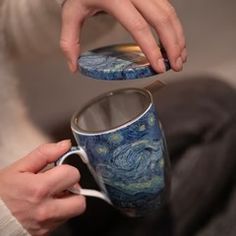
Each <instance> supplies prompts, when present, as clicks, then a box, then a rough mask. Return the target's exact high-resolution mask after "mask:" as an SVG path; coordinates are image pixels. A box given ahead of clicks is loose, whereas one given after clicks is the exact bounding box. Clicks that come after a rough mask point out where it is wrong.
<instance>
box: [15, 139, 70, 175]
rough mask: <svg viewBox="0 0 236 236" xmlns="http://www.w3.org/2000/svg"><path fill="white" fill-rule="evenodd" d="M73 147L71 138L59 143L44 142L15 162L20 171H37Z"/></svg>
mask: <svg viewBox="0 0 236 236" xmlns="http://www.w3.org/2000/svg"><path fill="white" fill-rule="evenodd" d="M70 147H71V141H70V140H63V141H61V142H59V143H50V144H43V145H41V146H39V147H38V148H36V149H35V150H34V151H32V152H31V153H30V154H28V155H27V156H26V157H24V158H22V159H21V160H19V161H18V162H16V163H15V165H14V166H15V167H16V168H17V169H18V171H20V172H32V173H37V172H39V171H40V170H42V169H43V168H44V167H46V165H47V164H49V163H52V162H54V161H56V160H58V158H59V157H60V156H62V155H63V154H64V153H65V152H66V151H68V150H69V148H70Z"/></svg>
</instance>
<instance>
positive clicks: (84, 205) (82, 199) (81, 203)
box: [78, 196, 86, 214]
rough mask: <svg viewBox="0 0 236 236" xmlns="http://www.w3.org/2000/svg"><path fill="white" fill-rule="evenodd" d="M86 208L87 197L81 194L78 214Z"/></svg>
mask: <svg viewBox="0 0 236 236" xmlns="http://www.w3.org/2000/svg"><path fill="white" fill-rule="evenodd" d="M85 210H86V199H85V197H83V196H81V201H80V204H79V207H78V214H82V213H84V212H85Z"/></svg>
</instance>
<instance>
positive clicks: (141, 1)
mask: <svg viewBox="0 0 236 236" xmlns="http://www.w3.org/2000/svg"><path fill="white" fill-rule="evenodd" d="M99 11H105V12H107V13H109V14H111V15H113V16H114V17H115V18H116V19H117V20H118V21H119V22H120V23H121V24H122V25H123V26H124V27H125V28H126V29H127V30H128V31H129V32H130V33H131V35H132V36H133V38H134V39H135V41H136V42H137V43H138V45H139V46H140V48H141V49H142V51H143V52H144V54H145V55H146V57H147V58H148V60H149V61H150V63H151V65H152V67H153V68H154V69H155V70H156V71H157V72H159V73H161V72H164V71H165V66H164V63H163V57H162V54H161V51H160V48H159V47H158V45H157V43H156V41H155V39H154V37H153V34H152V32H151V29H150V27H153V28H154V30H155V31H156V33H157V34H158V36H159V39H160V42H161V44H162V46H163V47H164V48H165V50H166V52H167V56H168V58H169V60H170V64H171V67H172V69H173V70H175V71H180V70H182V67H183V63H184V62H185V61H186V59H187V50H186V47H185V38H184V33H183V28H182V25H181V23H180V20H179V18H178V17H177V15H176V12H175V9H174V8H173V6H172V5H171V4H170V3H169V1H168V0H66V1H65V3H64V5H63V9H62V30H61V40H60V45H61V48H62V50H63V52H64V54H65V56H66V58H67V60H68V65H69V68H70V70H71V71H72V72H75V71H76V70H77V58H78V56H79V53H80V31H81V28H82V25H83V22H84V21H85V20H86V18H88V17H90V16H92V15H94V14H96V13H97V12H99Z"/></svg>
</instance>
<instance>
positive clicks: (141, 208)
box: [75, 106, 168, 216]
mask: <svg viewBox="0 0 236 236" xmlns="http://www.w3.org/2000/svg"><path fill="white" fill-rule="evenodd" d="M155 117H157V114H156V111H155V108H154V106H152V107H151V108H150V109H149V110H148V112H146V113H145V115H144V116H142V117H141V118H140V119H139V120H138V121H136V122H134V123H133V124H131V125H129V126H127V127H124V128H122V129H118V130H116V131H114V132H112V133H106V134H100V135H94V136H86V135H81V134H80V135H78V134H75V137H76V139H77V141H78V142H79V143H80V144H81V146H83V147H84V148H85V150H86V152H87V154H88V157H89V160H90V165H91V167H92V168H93V170H94V171H95V173H96V175H97V176H98V179H99V181H102V183H101V188H102V189H103V191H104V192H106V193H107V194H108V196H109V198H110V200H111V202H112V203H113V204H114V206H116V207H117V208H118V209H120V210H122V211H123V212H124V211H125V212H126V213H127V214H129V215H134V216H139V215H143V214H145V213H146V212H147V211H152V210H153V209H155V208H159V207H160V205H161V203H162V201H163V196H164V194H165V188H166V178H165V177H166V173H165V170H166V169H165V165H166V159H167V158H168V157H167V150H166V146H165V140H164V137H163V133H162V130H161V128H160V125H159V123H158V122H157V119H156V118H155Z"/></svg>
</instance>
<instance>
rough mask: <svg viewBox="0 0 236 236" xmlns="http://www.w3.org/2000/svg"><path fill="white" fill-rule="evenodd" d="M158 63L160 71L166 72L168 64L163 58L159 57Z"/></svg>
mask: <svg viewBox="0 0 236 236" xmlns="http://www.w3.org/2000/svg"><path fill="white" fill-rule="evenodd" d="M157 65H158V69H159V72H160V73H164V72H165V71H166V66H165V63H164V59H163V58H161V59H158V62H157Z"/></svg>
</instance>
